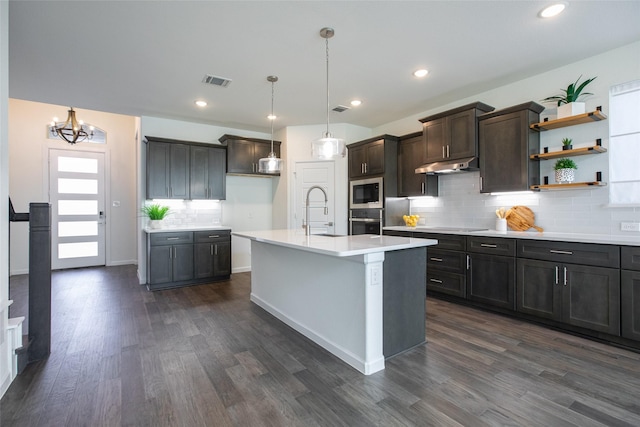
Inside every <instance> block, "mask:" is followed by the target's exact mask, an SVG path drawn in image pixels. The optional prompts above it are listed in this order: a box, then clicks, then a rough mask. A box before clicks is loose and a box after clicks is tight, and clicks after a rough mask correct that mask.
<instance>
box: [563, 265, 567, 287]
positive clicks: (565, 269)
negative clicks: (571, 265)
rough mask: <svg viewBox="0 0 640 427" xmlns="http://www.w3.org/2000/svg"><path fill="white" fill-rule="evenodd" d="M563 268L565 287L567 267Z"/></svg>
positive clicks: (565, 283)
mask: <svg viewBox="0 0 640 427" xmlns="http://www.w3.org/2000/svg"><path fill="white" fill-rule="evenodd" d="M563 268H564V285H565V286H567V267H563Z"/></svg>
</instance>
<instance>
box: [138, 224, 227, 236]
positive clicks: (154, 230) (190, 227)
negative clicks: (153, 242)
mask: <svg viewBox="0 0 640 427" xmlns="http://www.w3.org/2000/svg"><path fill="white" fill-rule="evenodd" d="M204 230H229V231H231V227H225V226H224V225H193V224H191V225H175V226H169V227H163V228H149V227H145V229H144V232H145V233H149V234H152V233H171V232H173V231H204Z"/></svg>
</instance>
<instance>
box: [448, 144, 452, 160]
mask: <svg viewBox="0 0 640 427" xmlns="http://www.w3.org/2000/svg"><path fill="white" fill-rule="evenodd" d="M449 157H451V153H449V144H447V159H448V158H449Z"/></svg>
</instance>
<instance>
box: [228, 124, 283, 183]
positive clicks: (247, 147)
mask: <svg viewBox="0 0 640 427" xmlns="http://www.w3.org/2000/svg"><path fill="white" fill-rule="evenodd" d="M218 141H220V143H222V144H223V145H226V146H227V173H229V174H236V175H262V176H278V175H280V174H264V173H260V172H259V171H258V162H259V160H260V159H262V158H265V157H267V156H268V155H269V153H270V152H271V141H270V140H265V139H257V138H245V137H242V136H236V135H227V134H225V135H222V136H221V137H220V138H219V139H218ZM280 144H281V143H280V141H273V151H274V153H276V156H278V157H280Z"/></svg>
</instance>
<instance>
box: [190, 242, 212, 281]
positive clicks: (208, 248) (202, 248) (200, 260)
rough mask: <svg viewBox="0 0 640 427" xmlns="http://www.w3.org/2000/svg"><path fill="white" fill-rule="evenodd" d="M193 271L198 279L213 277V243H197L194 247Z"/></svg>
mask: <svg viewBox="0 0 640 427" xmlns="http://www.w3.org/2000/svg"><path fill="white" fill-rule="evenodd" d="M193 257H194V262H193V269H194V276H195V278H196V279H204V278H207V277H213V276H214V273H213V259H214V258H213V243H196V244H195V245H193Z"/></svg>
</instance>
